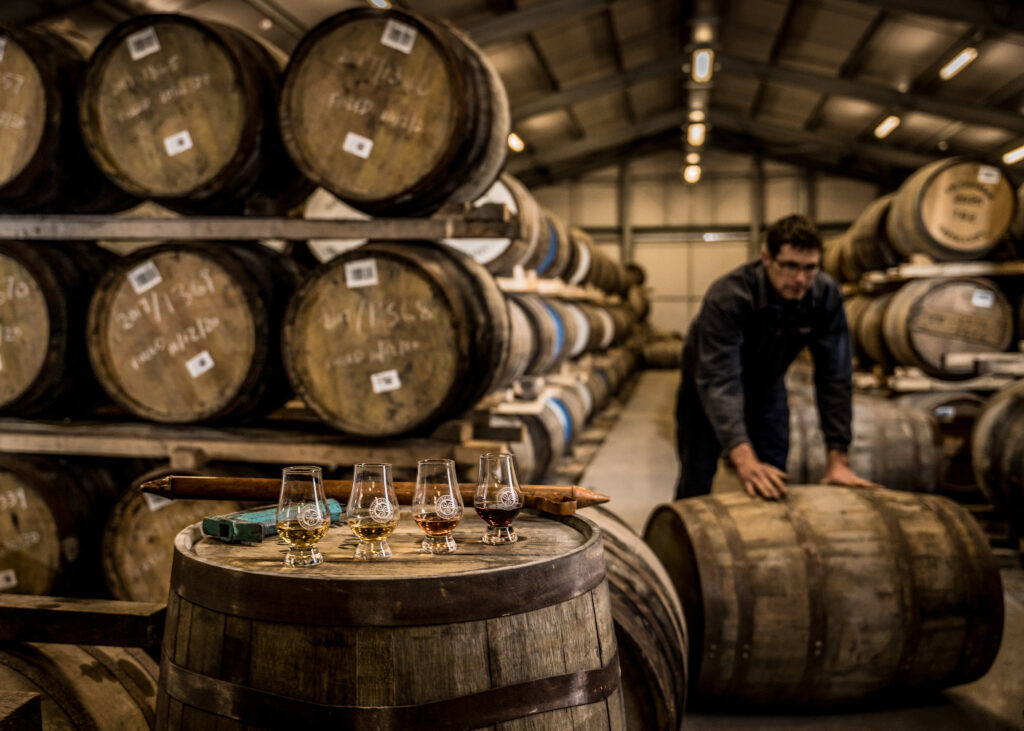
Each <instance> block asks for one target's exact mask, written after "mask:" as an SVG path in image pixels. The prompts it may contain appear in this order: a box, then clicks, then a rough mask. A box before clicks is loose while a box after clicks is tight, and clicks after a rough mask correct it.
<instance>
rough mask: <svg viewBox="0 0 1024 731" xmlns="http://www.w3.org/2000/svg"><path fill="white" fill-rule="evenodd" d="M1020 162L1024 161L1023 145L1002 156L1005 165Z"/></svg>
mask: <svg viewBox="0 0 1024 731" xmlns="http://www.w3.org/2000/svg"><path fill="white" fill-rule="evenodd" d="M1021 160H1024V145H1021V146H1020V147H1015V148H1014V149H1012V150H1010V151H1009V152H1007V153H1004V154H1003V162H1005V163H1006V164H1007V165H1013V164H1014V163H1016V162H1020V161H1021Z"/></svg>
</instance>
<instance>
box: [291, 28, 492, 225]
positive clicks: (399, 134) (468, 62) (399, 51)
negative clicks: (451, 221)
mask: <svg viewBox="0 0 1024 731" xmlns="http://www.w3.org/2000/svg"><path fill="white" fill-rule="evenodd" d="M279 112H280V119H281V128H282V132H283V134H284V140H285V143H286V144H287V146H288V151H289V153H290V154H291V156H292V159H293V160H294V161H295V163H296V165H298V167H299V168H300V169H301V170H302V171H303V172H304V173H305V174H306V175H307V177H309V178H310V179H311V180H313V181H315V182H316V183H317V184H319V185H321V186H322V187H324V188H326V189H327V190H329V191H330V192H331V193H333V194H334V195H336V196H337V197H338V198H340V199H342V200H343V201H345V202H346V203H348V204H349V205H352V206H354V207H355V208H358V209H359V210H362V211H365V212H367V213H370V214H376V215H392V216H394V215H425V214H429V213H431V212H433V211H435V210H437V209H438V208H439V207H440V206H441V205H442V204H444V203H445V202H449V201H450V202H458V203H462V202H470V201H474V200H476V199H477V198H479V197H480V196H481V195H483V194H484V192H485V191H486V190H487V189H488V188H489V187H490V186H491V184H492V183H493V182H494V180H495V179H496V178H497V177H498V174H499V173H500V171H501V168H502V166H503V165H504V161H505V156H506V154H507V150H508V147H507V139H508V132H509V112H508V100H507V97H506V95H505V89H504V86H503V85H502V83H501V80H500V78H499V77H498V75H497V73H496V72H495V71H494V69H493V68H492V67H491V65H490V63H489V62H488V61H487V59H486V58H485V57H484V55H483V54H482V53H481V52H480V50H479V49H478V48H476V47H475V46H474V45H472V43H470V42H469V41H468V40H467V39H465V38H464V37H462V36H461V35H459V34H457V33H455V32H453V31H451V30H449V29H448V28H447V27H444V26H442V25H440V24H437V23H434V22H432V21H430V20H427V19H426V18H423V17H421V16H418V15H414V14H412V13H406V12H400V11H398V10H388V11H386V12H381V11H377V10H369V9H354V10H347V11H344V12H341V13H338V14H337V15H333V16H331V17H329V18H327V19H326V20H324V21H323V22H322V23H320V24H319V25H318V26H316V27H315V28H314V29H313V30H311V31H310V32H309V33H307V34H306V35H305V37H304V38H303V39H302V41H301V42H300V44H299V46H298V47H297V48H296V49H295V51H294V52H293V54H292V57H291V61H290V62H289V64H288V68H287V70H286V73H285V81H284V86H283V90H282V95H281V103H280V107H279Z"/></svg>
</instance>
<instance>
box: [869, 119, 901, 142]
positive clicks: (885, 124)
mask: <svg viewBox="0 0 1024 731" xmlns="http://www.w3.org/2000/svg"><path fill="white" fill-rule="evenodd" d="M899 126H900V118H899V117H897V116H896V115H895V114H890V115H889V116H888V117H886V118H885V119H883V120H882V121H881V122H880V123H879V124H878V126H877V127H875V137H877V138H878V139H880V140H884V139H885V138H886V137H888V136H889V135H890V134H892V131H893V130H894V129H896V128H897V127H899Z"/></svg>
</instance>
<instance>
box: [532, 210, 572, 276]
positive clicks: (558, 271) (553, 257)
mask: <svg viewBox="0 0 1024 731" xmlns="http://www.w3.org/2000/svg"><path fill="white" fill-rule="evenodd" d="M541 213H542V214H543V216H544V222H545V224H546V226H547V232H546V238H545V235H542V236H541V243H542V247H541V248H544V249H545V252H544V258H543V259H541V261H540V263H539V264H537V274H538V275H540V276H542V277H548V278H554V279H564V278H565V275H566V271H567V270H568V269H569V267H570V266H571V265H572V258H573V247H572V241H571V239H570V238H569V227H568V226H567V225H566V224H565V221H563V220H562V218H561V217H560V216H558V215H557V214H555V213H553V212H552V211H549V210H547V209H546V208H545V209H542V210H541Z"/></svg>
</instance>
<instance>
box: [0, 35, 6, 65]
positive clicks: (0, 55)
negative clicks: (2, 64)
mask: <svg viewBox="0 0 1024 731" xmlns="http://www.w3.org/2000/svg"><path fill="white" fill-rule="evenodd" d="M6 50H7V36H3V37H2V38H0V61H3V60H4V51H6Z"/></svg>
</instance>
